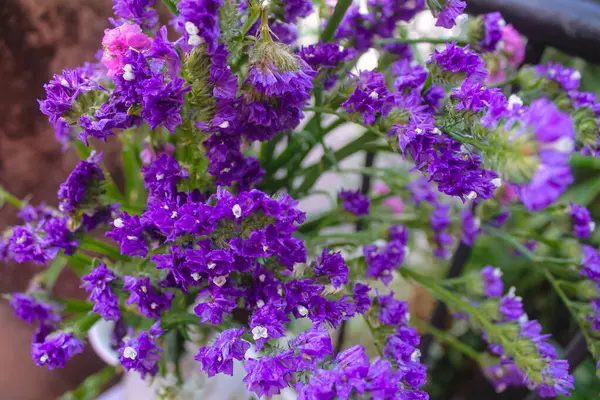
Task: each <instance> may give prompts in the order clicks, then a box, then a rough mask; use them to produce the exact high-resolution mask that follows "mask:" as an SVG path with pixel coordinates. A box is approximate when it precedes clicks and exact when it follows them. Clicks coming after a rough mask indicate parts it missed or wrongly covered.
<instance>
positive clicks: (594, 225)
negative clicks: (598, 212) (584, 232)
mask: <svg viewBox="0 0 600 400" xmlns="http://www.w3.org/2000/svg"><path fill="white" fill-rule="evenodd" d="M588 227H589V228H590V232H594V231H595V230H596V223H595V222H594V221H590V224H589V225H588Z"/></svg>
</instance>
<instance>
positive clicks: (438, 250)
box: [429, 202, 453, 259]
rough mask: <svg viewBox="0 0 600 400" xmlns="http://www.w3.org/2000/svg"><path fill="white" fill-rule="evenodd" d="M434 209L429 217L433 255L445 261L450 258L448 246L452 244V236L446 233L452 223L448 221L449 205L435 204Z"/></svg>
mask: <svg viewBox="0 0 600 400" xmlns="http://www.w3.org/2000/svg"><path fill="white" fill-rule="evenodd" d="M434 206H435V209H434V210H433V213H432V214H431V216H430V217H429V221H430V222H431V230H432V231H433V235H434V236H433V240H434V242H435V245H436V247H435V249H434V250H433V254H434V255H435V256H436V257H438V258H442V259H446V258H448V257H449V256H450V250H449V249H448V246H450V245H451V244H452V242H453V240H452V236H450V234H449V233H448V231H447V229H448V227H449V226H450V224H451V223H452V220H451V219H450V215H449V213H450V205H448V204H444V203H439V202H437V203H435V205H434Z"/></svg>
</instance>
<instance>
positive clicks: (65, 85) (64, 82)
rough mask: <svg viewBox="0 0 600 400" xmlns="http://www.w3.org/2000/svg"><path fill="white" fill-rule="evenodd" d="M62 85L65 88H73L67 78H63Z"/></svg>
mask: <svg viewBox="0 0 600 400" xmlns="http://www.w3.org/2000/svg"><path fill="white" fill-rule="evenodd" d="M60 84H61V85H63V86H64V87H71V85H69V82H67V80H66V79H65V78H62V79H61V80H60Z"/></svg>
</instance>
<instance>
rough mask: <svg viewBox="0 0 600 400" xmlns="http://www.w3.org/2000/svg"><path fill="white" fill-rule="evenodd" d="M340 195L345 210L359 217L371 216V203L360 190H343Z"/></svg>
mask: <svg viewBox="0 0 600 400" xmlns="http://www.w3.org/2000/svg"><path fill="white" fill-rule="evenodd" d="M338 195H339V197H340V199H341V200H342V207H343V208H344V210H346V211H350V212H351V213H352V214H354V215H357V216H361V215H369V208H370V207H371V201H370V200H369V198H368V197H367V196H366V195H364V194H362V193H361V192H360V190H354V191H353V190H342V191H340V193H339V194H338Z"/></svg>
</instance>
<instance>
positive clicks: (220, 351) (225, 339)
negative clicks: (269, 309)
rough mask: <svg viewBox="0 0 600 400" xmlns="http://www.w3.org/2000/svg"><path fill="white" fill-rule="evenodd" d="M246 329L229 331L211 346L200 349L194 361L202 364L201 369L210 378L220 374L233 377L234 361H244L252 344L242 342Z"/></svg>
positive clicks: (223, 333)
mask: <svg viewBox="0 0 600 400" xmlns="http://www.w3.org/2000/svg"><path fill="white" fill-rule="evenodd" d="M243 334H244V328H243V327H242V328H239V329H227V330H225V331H223V332H221V334H220V335H219V337H217V339H216V340H215V342H214V343H213V344H212V345H210V346H205V347H202V348H200V351H199V352H198V354H196V357H194V359H195V360H196V361H199V362H200V365H201V366H200V369H201V370H202V371H204V372H206V374H208V377H211V376H214V375H216V374H218V373H221V372H222V373H224V374H227V375H231V376H233V360H234V359H235V360H243V359H244V355H245V354H246V351H247V350H248V349H249V348H250V343H248V342H246V341H245V340H242V339H241V337H242V335H243Z"/></svg>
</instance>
